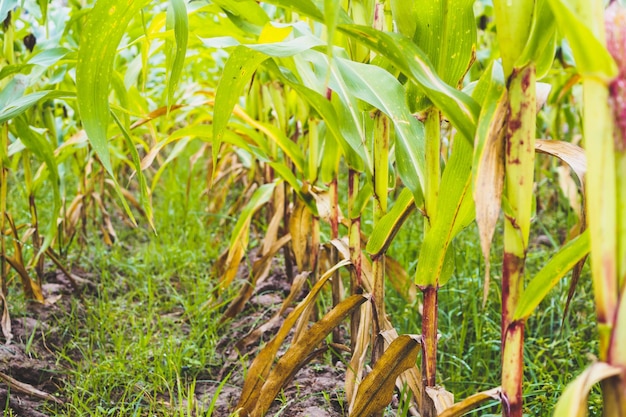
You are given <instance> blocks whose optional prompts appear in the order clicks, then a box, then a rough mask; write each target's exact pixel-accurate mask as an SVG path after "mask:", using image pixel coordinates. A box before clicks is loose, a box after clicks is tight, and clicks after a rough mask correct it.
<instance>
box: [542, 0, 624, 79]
mask: <svg viewBox="0 0 626 417" xmlns="http://www.w3.org/2000/svg"><path fill="white" fill-rule="evenodd" d="M547 1H548V3H549V4H550V7H551V8H552V11H553V12H554V17H555V19H556V22H557V24H558V26H559V30H560V31H561V32H562V33H563V34H565V37H566V38H567V41H568V42H569V45H570V47H571V48H572V52H573V54H574V59H575V60H576V68H577V70H578V72H579V73H580V74H581V75H582V76H585V77H596V78H599V79H601V80H603V81H605V82H609V81H610V80H611V79H613V77H615V76H616V75H617V65H616V64H615V61H614V60H613V58H612V57H611V55H610V54H609V52H608V51H607V49H606V47H605V46H604V44H603V42H601V41H600V40H599V39H598V38H597V37H596V36H595V35H594V32H593V31H592V30H591V29H590V28H589V26H587V24H585V19H590V18H591V17H590V16H587V15H585V16H582V15H578V14H577V13H576V12H575V11H574V9H573V8H572V7H571V5H570V4H569V2H566V1H563V0H547Z"/></svg>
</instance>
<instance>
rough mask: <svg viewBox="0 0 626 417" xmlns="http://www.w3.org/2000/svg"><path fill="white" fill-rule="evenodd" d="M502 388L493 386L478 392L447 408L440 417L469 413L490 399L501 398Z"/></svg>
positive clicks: (458, 416) (456, 416)
mask: <svg viewBox="0 0 626 417" xmlns="http://www.w3.org/2000/svg"><path fill="white" fill-rule="evenodd" d="M501 392H502V389H501V388H500V387H498V388H492V389H489V390H487V391H482V392H478V393H476V394H472V395H470V396H469V397H467V398H466V399H464V400H463V401H460V402H458V403H456V404H454V405H453V406H452V407H448V408H446V409H445V410H444V411H443V413H441V414H439V416H438V417H460V416H463V415H465V414H467V413H468V412H469V411H472V410H474V409H476V408H478V406H480V405H481V404H482V403H484V402H486V401H490V400H496V401H499V400H500V393H501Z"/></svg>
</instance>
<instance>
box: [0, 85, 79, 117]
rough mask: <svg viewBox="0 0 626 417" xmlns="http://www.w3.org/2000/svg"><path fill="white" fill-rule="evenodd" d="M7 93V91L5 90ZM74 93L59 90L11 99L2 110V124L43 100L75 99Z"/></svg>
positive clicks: (0, 115) (0, 110)
mask: <svg viewBox="0 0 626 417" xmlns="http://www.w3.org/2000/svg"><path fill="white" fill-rule="evenodd" d="M4 91H6V89H5V90H4ZM73 97H75V94H74V93H71V92H67V91H59V90H44V91H37V92H34V93H30V94H27V95H25V96H23V97H22V96H21V94H20V97H19V98H12V97H9V99H8V101H7V103H6V104H5V105H4V107H3V108H2V109H0V123H4V122H6V121H7V120H11V119H13V118H15V117H17V116H19V115H20V114H22V113H24V112H25V111H26V110H28V109H30V108H31V107H33V106H34V105H35V104H37V103H39V102H40V101H43V100H51V99H55V98H61V99H63V98H73Z"/></svg>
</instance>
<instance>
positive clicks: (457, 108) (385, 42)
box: [338, 25, 480, 138]
mask: <svg viewBox="0 0 626 417" xmlns="http://www.w3.org/2000/svg"><path fill="white" fill-rule="evenodd" d="M338 29H339V30H340V31H342V32H343V33H345V34H346V35H348V36H350V37H352V38H353V39H354V40H356V41H358V42H361V43H362V44H364V45H366V46H368V47H369V48H371V49H373V50H374V51H376V52H378V53H379V54H381V55H383V56H385V57H386V58H387V59H389V61H391V63H393V65H395V66H396V67H397V68H398V69H399V70H400V71H402V72H403V73H404V74H405V75H406V76H408V77H410V78H411V79H412V80H413V81H414V82H415V83H417V84H418V85H419V86H420V88H422V89H423V90H424V93H425V94H426V96H427V97H428V98H429V99H430V100H431V101H432V102H433V103H434V105H435V106H436V107H437V108H438V109H440V110H441V111H442V112H443V113H444V114H445V115H446V117H448V119H449V120H450V122H451V123H452V124H453V125H454V127H455V128H456V129H457V130H458V131H459V132H461V133H462V134H463V136H464V137H465V138H473V137H474V132H475V130H476V123H477V120H478V114H479V112H480V107H479V106H478V104H477V103H476V102H475V101H474V100H473V99H472V98H471V97H470V96H468V95H467V94H465V93H463V92H462V91H459V90H457V89H455V88H453V87H451V86H450V85H448V84H446V83H445V82H444V81H443V80H442V79H441V77H439V75H438V74H437V71H436V70H435V68H434V67H433V65H432V63H431V62H430V60H429V59H428V57H427V56H426V54H425V53H424V51H422V50H421V49H420V48H419V47H418V46H417V45H415V44H414V43H413V41H411V40H410V39H408V38H406V37H404V36H402V35H399V34H394V33H383V32H380V31H378V30H376V29H372V28H370V27H366V26H359V25H339V26H338Z"/></svg>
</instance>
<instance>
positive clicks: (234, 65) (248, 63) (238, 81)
mask: <svg viewBox="0 0 626 417" xmlns="http://www.w3.org/2000/svg"><path fill="white" fill-rule="evenodd" d="M268 58H269V57H268V56H267V55H265V54H263V53H261V52H258V51H251V50H250V49H248V48H246V47H244V46H237V47H236V48H235V49H234V50H233V52H232V53H231V54H230V57H229V58H228V61H226V65H225V66H224V70H223V71H222V78H221V79H220V83H219V84H218V86H217V91H216V92H215V108H214V112H213V165H214V166H215V165H216V162H217V155H218V154H219V151H220V145H221V143H222V138H223V136H224V131H225V130H226V126H227V125H228V121H229V120H230V115H231V114H232V112H233V108H234V107H235V104H236V103H237V101H238V100H239V96H240V95H241V93H242V91H243V88H244V86H245V85H246V84H248V83H249V82H250V79H251V78H252V75H253V74H254V72H255V71H256V69H257V68H258V66H259V65H260V64H261V63H262V62H263V61H265V60H266V59H268Z"/></svg>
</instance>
